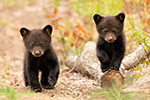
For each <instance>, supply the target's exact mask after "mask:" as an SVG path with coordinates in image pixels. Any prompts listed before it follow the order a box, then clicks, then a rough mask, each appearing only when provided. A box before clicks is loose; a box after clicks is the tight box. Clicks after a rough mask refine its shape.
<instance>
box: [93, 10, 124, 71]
mask: <svg viewBox="0 0 150 100" xmlns="http://www.w3.org/2000/svg"><path fill="white" fill-rule="evenodd" d="M93 19H94V21H95V24H96V28H97V31H98V33H99V37H98V41H97V47H96V52H97V57H98V59H99V60H100V62H101V69H102V72H106V71H108V70H109V69H113V70H117V71H119V67H120V64H121V62H122V59H123V57H124V53H125V41H126V39H125V38H126V37H125V34H124V31H123V27H124V19H125V14H124V13H119V14H118V15H116V16H106V17H103V16H101V15H99V14H95V15H94V16H93Z"/></svg>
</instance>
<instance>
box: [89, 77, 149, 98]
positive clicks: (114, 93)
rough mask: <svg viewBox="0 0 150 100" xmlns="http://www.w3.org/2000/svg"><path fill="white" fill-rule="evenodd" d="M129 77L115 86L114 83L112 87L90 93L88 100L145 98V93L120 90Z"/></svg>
mask: <svg viewBox="0 0 150 100" xmlns="http://www.w3.org/2000/svg"><path fill="white" fill-rule="evenodd" d="M129 80H130V79H127V81H126V82H125V83H124V84H122V85H121V86H120V88H117V87H116V86H115V85H114V84H112V85H113V89H101V90H100V91H98V92H94V93H91V94H92V96H91V98H90V100H95V99H98V98H99V99H100V98H105V99H106V100H146V97H145V94H142V93H138V92H122V90H123V88H124V86H125V85H126V84H127V83H128V81H129Z"/></svg>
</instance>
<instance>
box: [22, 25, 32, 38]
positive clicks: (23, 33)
mask: <svg viewBox="0 0 150 100" xmlns="http://www.w3.org/2000/svg"><path fill="white" fill-rule="evenodd" d="M29 32H30V30H28V29H27V28H24V27H23V28H21V29H20V33H21V35H22V37H25V36H26V35H27V34H28V33H29Z"/></svg>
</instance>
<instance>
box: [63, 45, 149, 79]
mask: <svg viewBox="0 0 150 100" xmlns="http://www.w3.org/2000/svg"><path fill="white" fill-rule="evenodd" d="M148 54H150V51H147V52H145V50H144V48H143V46H141V45H140V46H139V47H138V48H137V49H136V50H135V51H134V52H133V53H131V54H129V55H128V56H126V57H124V59H123V61H122V64H121V67H120V72H121V73H122V74H123V72H124V71H125V70H128V69H130V68H132V67H134V66H136V65H137V64H139V63H140V62H141V61H142V60H143V59H145V57H146V56H147V55H148ZM65 64H66V66H67V67H68V68H70V69H72V70H74V71H77V72H80V73H81V74H83V75H86V76H88V77H89V78H92V79H96V80H100V79H101V76H102V75H103V73H102V71H101V69H100V62H99V60H98V58H97V56H96V43H94V42H87V43H86V44H85V46H84V48H83V51H82V52H81V54H80V55H79V56H68V57H67V58H66V60H65Z"/></svg>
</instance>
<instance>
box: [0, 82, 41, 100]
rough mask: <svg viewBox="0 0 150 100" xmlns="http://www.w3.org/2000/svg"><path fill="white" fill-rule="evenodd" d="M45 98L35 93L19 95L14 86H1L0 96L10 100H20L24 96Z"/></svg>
mask: <svg viewBox="0 0 150 100" xmlns="http://www.w3.org/2000/svg"><path fill="white" fill-rule="evenodd" d="M35 94H36V95H38V96H43V94H40V93H35V92H32V91H30V92H26V93H19V92H17V91H16V89H15V88H14V87H12V86H2V85H0V96H3V97H5V98H7V99H9V100H19V99H20V98H21V97H23V96H27V97H31V96H33V95H35Z"/></svg>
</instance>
